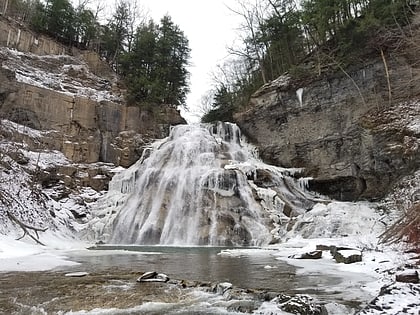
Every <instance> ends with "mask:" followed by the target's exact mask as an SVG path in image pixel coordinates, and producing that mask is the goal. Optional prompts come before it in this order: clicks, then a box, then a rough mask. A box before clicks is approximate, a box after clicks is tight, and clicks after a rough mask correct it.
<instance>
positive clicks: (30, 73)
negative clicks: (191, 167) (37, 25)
mask: <svg viewBox="0 0 420 315" xmlns="http://www.w3.org/2000/svg"><path fill="white" fill-rule="evenodd" d="M0 47H2V48H1V51H0V63H1V68H0V116H1V117H2V118H3V119H4V118H6V119H9V120H12V121H14V122H17V123H19V124H22V125H25V126H28V127H31V128H35V129H39V130H50V131H51V132H50V133H49V137H46V138H44V140H43V141H42V143H38V144H37V146H39V148H44V149H54V150H60V151H62V152H63V153H64V154H65V156H66V157H67V158H69V159H70V160H71V161H73V162H76V163H93V162H98V161H102V162H111V163H114V164H115V165H122V166H125V167H126V166H129V165H131V164H133V163H134V162H135V161H136V160H137V159H138V158H139V156H140V155H141V152H142V148H143V147H144V145H147V144H148V143H150V142H151V141H152V140H153V139H156V138H163V137H165V136H166V135H167V134H168V130H169V126H170V125H175V124H180V123H185V120H184V119H183V118H182V117H181V116H180V114H179V112H178V110H176V109H175V108H173V107H171V106H164V107H157V108H148V109H141V108H140V107H137V106H127V105H126V104H125V102H124V98H123V95H124V90H123V88H122V87H121V86H120V84H119V82H118V78H117V77H116V75H115V74H114V73H113V71H112V70H111V69H110V68H109V66H108V65H107V64H106V63H105V62H103V61H102V60H101V59H100V58H99V56H98V55H97V54H96V53H94V52H91V51H81V50H78V49H76V48H69V47H67V46H64V45H62V44H60V43H57V42H55V41H53V40H51V39H49V38H47V37H45V36H40V35H38V34H35V33H33V32H31V31H30V30H28V29H27V28H25V27H24V26H23V25H20V24H19V23H17V22H14V21H10V20H8V19H6V18H4V17H1V16H0Z"/></svg>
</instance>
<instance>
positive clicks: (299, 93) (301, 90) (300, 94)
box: [296, 88, 303, 107]
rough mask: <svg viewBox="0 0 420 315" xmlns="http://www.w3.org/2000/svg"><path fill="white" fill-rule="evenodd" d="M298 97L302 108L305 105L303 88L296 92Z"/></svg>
mask: <svg viewBox="0 0 420 315" xmlns="http://www.w3.org/2000/svg"><path fill="white" fill-rule="evenodd" d="M296 96H297V98H298V100H299V104H300V107H302V104H303V99H302V96H303V88H298V89H297V90H296Z"/></svg>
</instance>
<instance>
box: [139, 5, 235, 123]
mask: <svg viewBox="0 0 420 315" xmlns="http://www.w3.org/2000/svg"><path fill="white" fill-rule="evenodd" d="M139 4H140V5H141V6H142V7H144V8H145V9H146V10H148V13H149V15H150V17H151V18H152V19H153V20H154V21H156V22H159V21H160V19H161V18H162V17H163V16H164V15H165V14H169V16H171V18H172V20H173V22H174V23H175V24H177V25H178V26H179V27H180V29H181V30H182V31H183V32H184V34H185V36H186V37H187V38H188V40H189V44H190V48H191V50H192V51H191V62H192V67H191V68H190V72H191V93H190V95H189V96H188V99H187V104H188V106H189V107H190V108H191V110H192V111H194V110H195V109H196V108H197V105H198V104H199V103H200V100H201V96H202V95H203V94H204V93H205V92H206V91H207V90H209V89H210V88H211V72H212V69H215V67H216V65H217V64H221V63H223V60H224V59H225V58H226V57H227V55H228V53H227V49H226V47H227V46H232V44H233V42H234V40H235V35H236V34H237V31H236V30H237V28H238V26H239V24H240V22H241V21H240V17H238V16H237V15H235V14H234V13H233V12H231V11H230V10H229V8H228V7H231V8H234V7H235V4H236V0H139ZM189 116H190V115H189Z"/></svg>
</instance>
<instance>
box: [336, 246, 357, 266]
mask: <svg viewBox="0 0 420 315" xmlns="http://www.w3.org/2000/svg"><path fill="white" fill-rule="evenodd" d="M333 256H334V259H335V260H336V261H337V262H338V263H345V264H352V263H355V262H359V261H362V252H361V251H359V250H355V249H344V250H338V251H336V252H335V254H334V255H333Z"/></svg>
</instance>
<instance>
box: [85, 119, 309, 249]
mask: <svg viewBox="0 0 420 315" xmlns="http://www.w3.org/2000/svg"><path fill="white" fill-rule="evenodd" d="M296 171H297V170H295V169H282V168H277V167H273V166H270V165H266V164H264V163H262V162H261V161H259V160H258V159H257V158H256V157H255V154H254V153H253V150H250V147H249V146H247V145H246V143H243V141H242V139H241V134H240V130H239V128H238V127H237V126H236V125H234V124H230V123H218V124H216V125H179V126H176V127H173V129H172V130H171V133H170V135H169V137H168V138H166V139H163V140H160V141H158V142H155V143H154V144H153V145H152V147H151V148H150V149H149V150H147V151H145V153H144V155H143V157H142V158H141V159H140V160H139V161H138V162H137V163H136V164H135V165H133V166H132V167H130V168H129V169H127V170H125V171H123V172H121V173H119V174H117V175H115V176H114V178H113V179H112V181H111V182H110V187H109V192H108V195H107V196H106V198H105V199H104V200H103V204H102V207H101V209H100V210H98V212H97V213H96V217H97V218H96V219H94V220H93V221H92V223H91V224H92V228H93V230H94V231H95V232H96V239H100V240H103V241H106V242H109V243H114V244H141V245H147V244H165V245H217V246H219V245H229V246H231V245H239V246H248V245H250V246H255V245H263V244H267V243H269V242H270V241H271V240H272V239H273V236H274V235H276V233H277V234H278V232H279V229H280V228H281V223H282V220H287V219H288V217H289V216H291V215H292V214H297V213H302V212H303V211H306V210H308V209H310V208H311V207H312V206H313V204H314V203H313V202H312V201H310V198H308V193H307V192H305V190H304V189H303V188H302V185H300V184H299V183H298V181H297V180H296V179H295V178H293V177H291V176H290V175H293V173H295V172H296Z"/></svg>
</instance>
